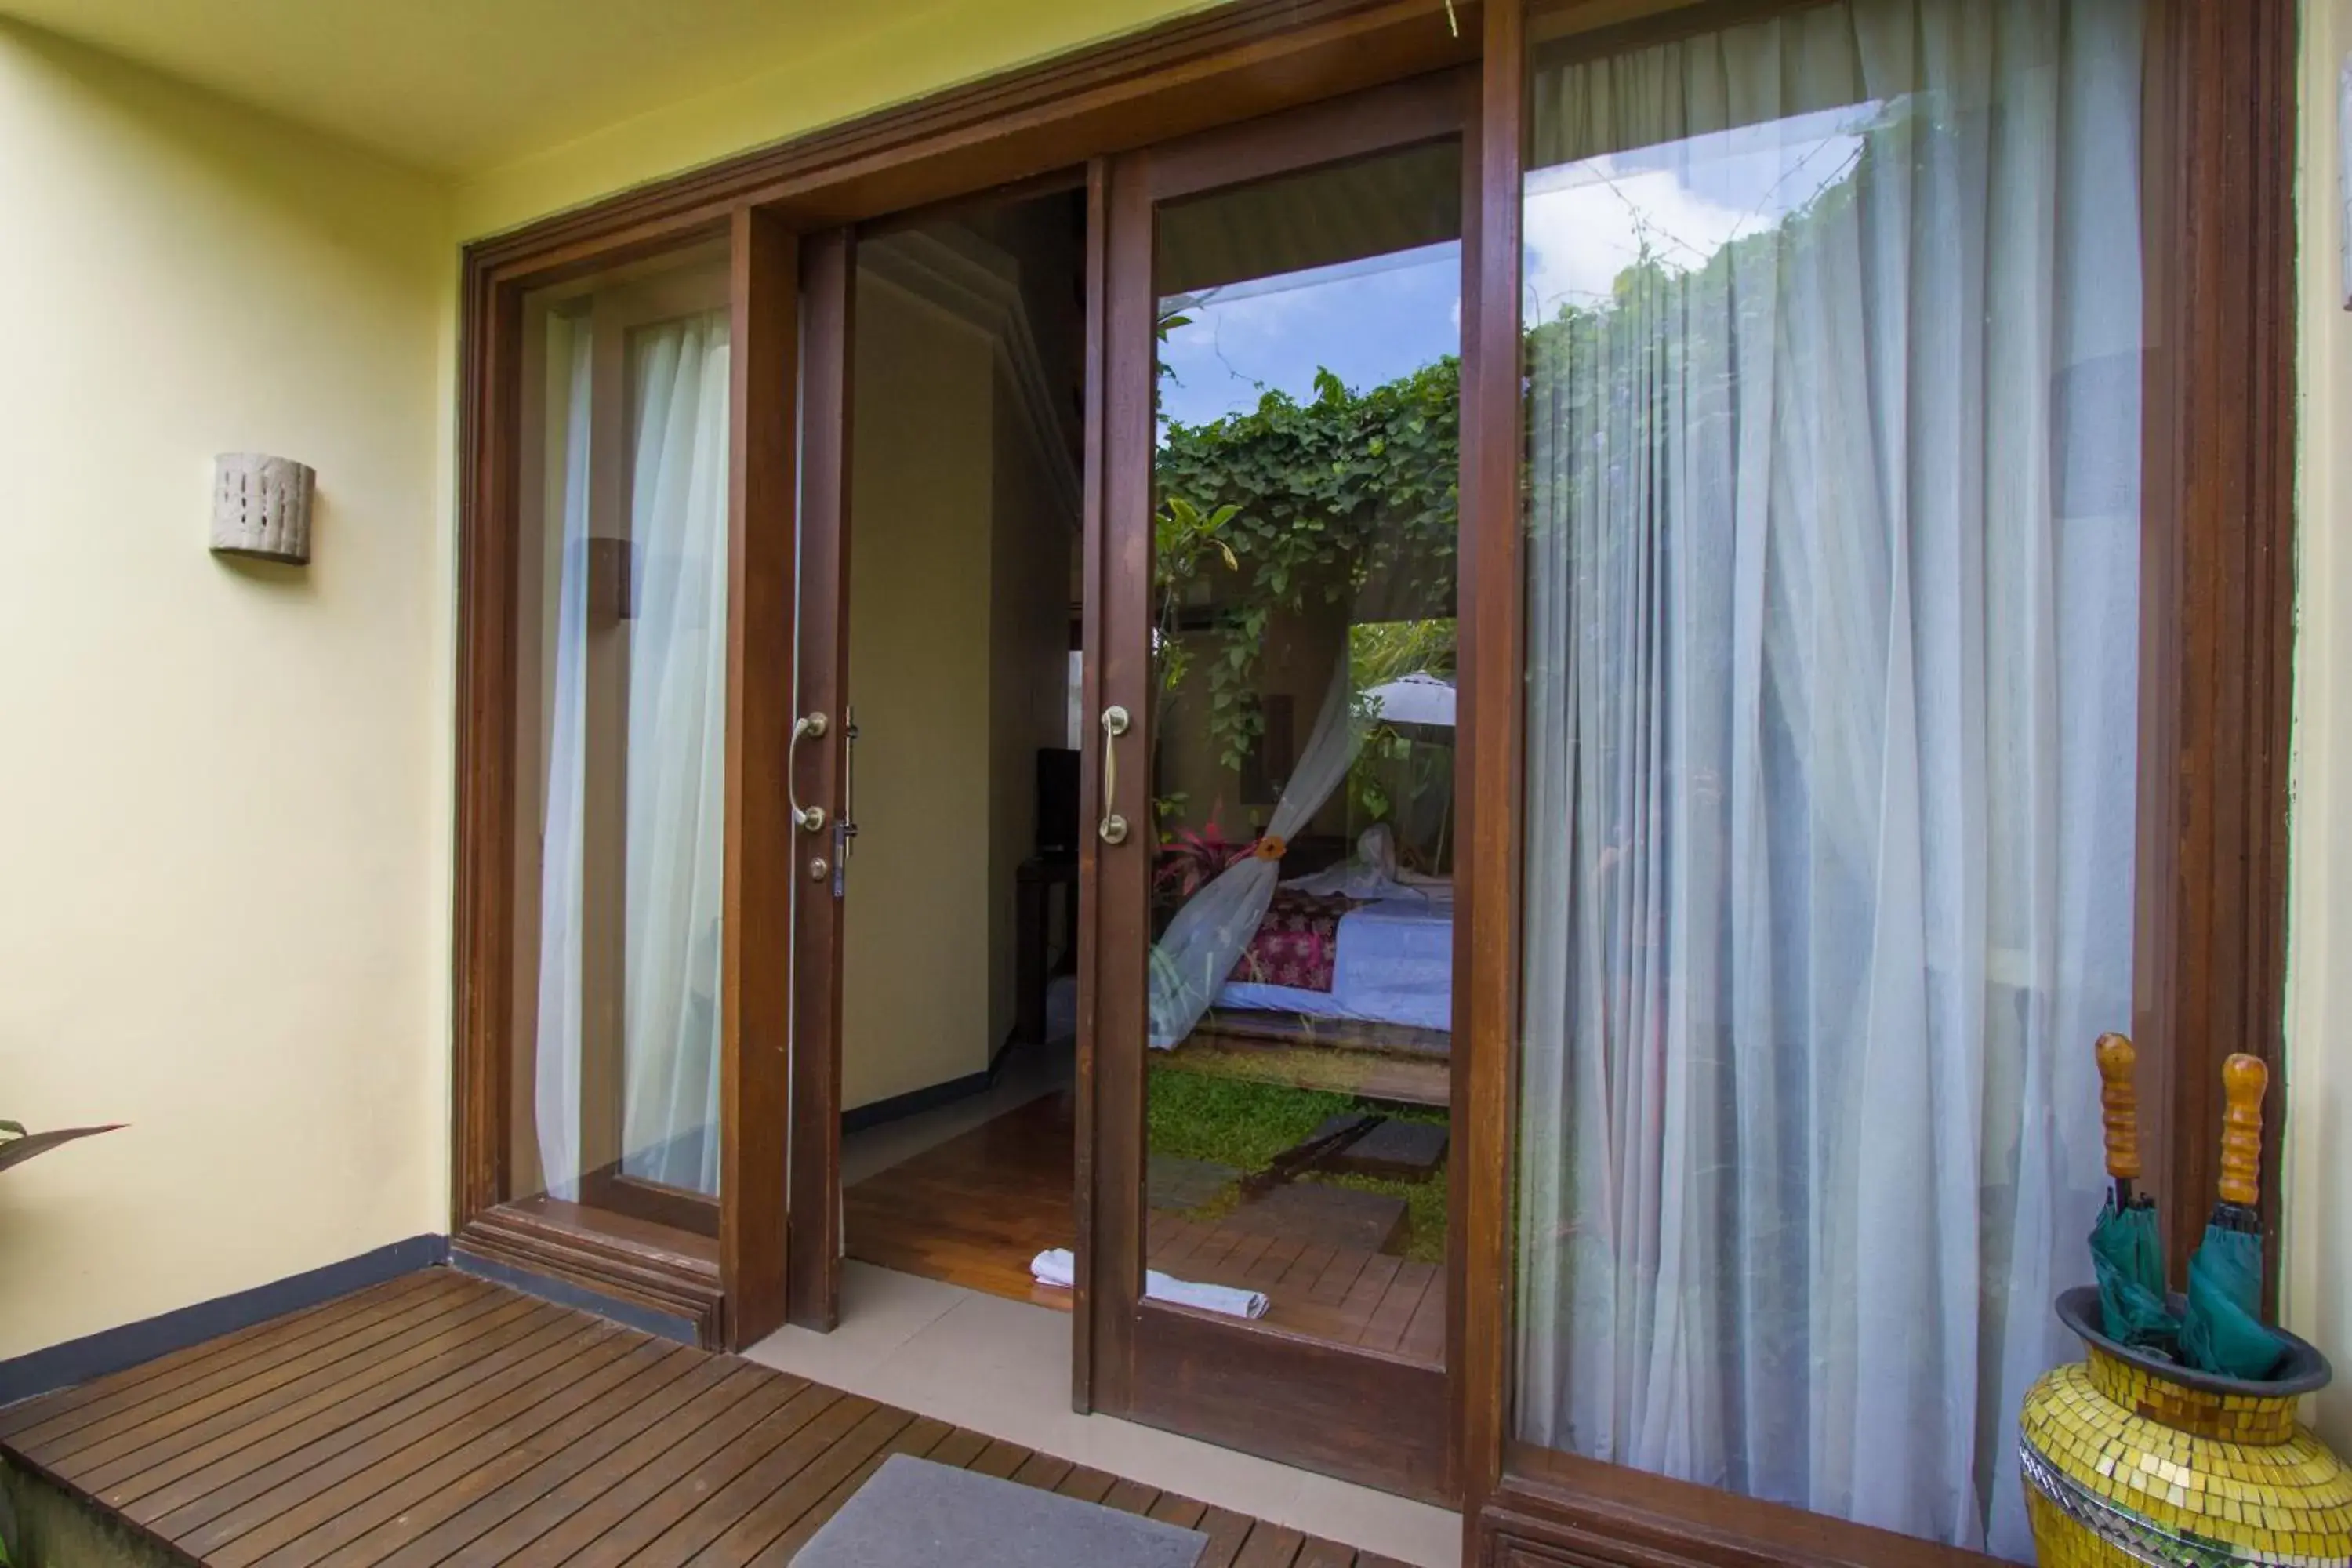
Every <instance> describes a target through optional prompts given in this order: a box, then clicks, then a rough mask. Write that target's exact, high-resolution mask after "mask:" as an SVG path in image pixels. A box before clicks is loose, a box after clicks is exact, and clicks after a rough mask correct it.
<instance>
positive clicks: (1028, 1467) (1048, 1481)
mask: <svg viewBox="0 0 2352 1568" xmlns="http://www.w3.org/2000/svg"><path fill="white" fill-rule="evenodd" d="M1071 1468H1072V1466H1071V1464H1070V1461H1069V1460H1067V1459H1057V1458H1054V1456H1053V1455H1051V1454H1032V1455H1030V1456H1029V1458H1027V1459H1025V1460H1024V1461H1023V1462H1022V1466H1021V1468H1019V1469H1017V1470H1015V1471H1013V1474H1012V1476H1011V1477H1010V1478H1009V1479H1013V1480H1016V1481H1019V1482H1020V1483H1021V1484H1022V1485H1023V1486H1024V1487H1035V1488H1036V1489H1038V1490H1039V1491H1042V1492H1050V1491H1053V1490H1055V1489H1057V1488H1058V1487H1060V1486H1061V1484H1062V1478H1063V1477H1065V1476H1066V1475H1068V1474H1069V1473H1070V1470H1071Z"/></svg>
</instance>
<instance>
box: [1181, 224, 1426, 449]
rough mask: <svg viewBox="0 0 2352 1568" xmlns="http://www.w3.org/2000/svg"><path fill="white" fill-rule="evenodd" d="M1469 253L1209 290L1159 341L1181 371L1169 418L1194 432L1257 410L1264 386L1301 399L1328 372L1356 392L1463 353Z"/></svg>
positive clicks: (1403, 256) (1405, 258) (1408, 254)
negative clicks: (1320, 372) (1184, 322)
mask: <svg viewBox="0 0 2352 1568" xmlns="http://www.w3.org/2000/svg"><path fill="white" fill-rule="evenodd" d="M1461 292H1462V247H1461V246H1460V245H1458V244H1457V243H1455V242H1454V241H1451V240H1449V241H1447V242H1446V243H1444V244H1443V245H1432V246H1425V247H1422V248H1420V249H1417V250H1406V251H1400V252H1398V253H1396V254H1394V255H1391V256H1383V257H1376V258H1372V259H1370V260H1369V261H1352V262H1346V263H1343V264H1341V265H1339V266H1337V267H1321V268H1312V269H1310V270H1307V271H1304V272H1294V273H1288V274H1286V275H1285V276H1283V277H1280V278H1276V279H1255V280H1253V281H1250V282H1246V283H1234V284H1229V285H1226V286H1225V287H1223V288H1220V289H1208V290H1206V291H1204V292H1203V293H1202V295H1201V296H1199V297H1198V298H1197V300H1196V302H1194V303H1192V304H1191V305H1188V306H1187V307H1186V308H1185V311H1184V313H1185V314H1186V315H1188V316H1190V317H1192V323H1191V324H1190V325H1188V326H1183V327H1179V328H1177V329H1176V331H1174V332H1172V333H1171V334H1170V335H1169V338H1168V341H1167V342H1165V343H1163V344H1161V345H1160V363H1162V364H1165V365H1167V366H1168V367H1170V368H1171V370H1172V371H1173V372H1174V374H1173V375H1171V376H1170V377H1169V378H1167V379H1166V380H1163V381H1162V382H1161V383H1160V412H1161V413H1162V414H1163V415H1165V416H1168V417H1170V418H1173V419H1179V420H1181V421H1183V422H1184V423H1185V424H1188V425H1200V424H1205V423H1207V422H1208V421H1209V420H1212V419H1216V418H1220V417H1222V416H1224V415H1227V414H1231V413H1234V412H1236V411H1239V410H1244V409H1250V408H1255V407H1256V406H1257V400H1258V397H1259V395H1260V394H1261V393H1262V392H1263V391H1265V390H1269V389H1272V390H1279V391H1282V392H1286V393H1288V394H1289V395H1291V396H1293V397H1295V398H1297V399H1298V400H1299V401H1301V402H1305V401H1307V399H1309V398H1311V397H1313V396H1314V395H1315V394H1314V388H1315V371H1316V368H1317V367H1318V365H1319V366H1324V367H1327V368H1328V369H1329V370H1330V371H1331V372H1332V374H1335V375H1337V376H1338V377H1339V379H1340V380H1341V381H1344V382H1346V383H1347V384H1348V385H1349V386H1350V387H1352V388H1354V389H1355V390H1356V391H1358V392H1361V391H1363V390H1364V389H1365V388H1367V387H1371V386H1377V385H1379V384H1381V383H1382V382H1384V381H1393V380H1395V379H1396V378H1397V377H1398V376H1400V375H1402V374H1405V373H1406V372H1408V371H1412V370H1416V369H1418V368H1420V367H1421V366H1423V365H1425V364H1428V363H1430V362H1432V361H1433V360H1436V359H1439V358H1442V357H1443V356H1444V355H1446V354H1450V353H1459V352H1460V350H1461V339H1462V328H1461V316H1462V311H1461Z"/></svg>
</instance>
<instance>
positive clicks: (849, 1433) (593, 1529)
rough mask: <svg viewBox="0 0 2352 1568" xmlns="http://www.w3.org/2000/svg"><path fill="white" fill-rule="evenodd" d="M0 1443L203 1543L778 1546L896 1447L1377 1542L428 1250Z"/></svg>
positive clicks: (218, 1560) (568, 1555)
mask: <svg viewBox="0 0 2352 1568" xmlns="http://www.w3.org/2000/svg"><path fill="white" fill-rule="evenodd" d="M0 1450H5V1452H6V1454H7V1455H8V1456H9V1457H10V1458H12V1459H15V1460H18V1461H21V1462H22V1463H23V1464H25V1465H26V1466H28V1467H30V1468H33V1469H35V1470H37V1471H38V1472H39V1473H41V1474H43V1475H45V1476H47V1478H48V1479H51V1480H53V1481H55V1482H57V1483H58V1484H59V1485H61V1486H63V1487H65V1488H66V1489H68V1490H71V1491H73V1492H76V1493H78V1494H79V1495H81V1496H82V1497H84V1498H86V1499H89V1500H92V1501H94V1502H96V1503H98V1504H99V1505H100V1506H101V1507H103V1508H106V1509H108V1510H111V1511H113V1512H114V1513H117V1514H119V1515H121V1517H123V1518H124V1519H126V1520H128V1521H131V1523H132V1524H134V1525H136V1526H138V1527H139V1528H140V1529H141V1530H142V1531H144V1532H145V1533H146V1534H148V1535H149V1536H151V1537H152V1538H154V1539H155V1540H157V1541H160V1542H163V1543H165V1544H167V1545H169V1546H171V1547H173V1548H175V1549H176V1550H177V1551H179V1552H182V1553H184V1554H185V1555H186V1556H188V1557H190V1558H193V1559H194V1560H195V1561H197V1562H199V1563H205V1564H207V1565H214V1564H216V1565H219V1568H257V1565H267V1568H310V1565H314V1564H316V1565H324V1564H329V1563H332V1564H336V1565H338V1568H376V1565H383V1568H395V1565H396V1568H432V1565H433V1564H437V1563H507V1564H519V1565H525V1568H528V1565H530V1564H554V1563H570V1564H579V1565H583V1568H597V1565H602V1568H612V1565H616V1564H620V1563H632V1564H637V1565H640V1568H653V1565H656V1564H676V1563H688V1562H689V1561H690V1562H692V1563H698V1564H726V1565H734V1564H747V1563H774V1564H782V1563H789V1562H790V1561H791V1560H792V1557H793V1553H794V1552H797V1551H798V1550H799V1549H800V1547H801V1545H802V1544H803V1542H806V1541H807V1540H808V1538H809V1537H810V1536H811V1535H812V1534H813V1533H814V1532H815V1531H816V1529H817V1527H818V1526H819V1525H821V1524H823V1523H824V1521H826V1520H827V1519H829V1518H831V1517H832V1516H833V1513H834V1511H835V1510H837V1509H838V1508H840V1507H841V1505H842V1504H843V1503H844V1502H845V1501H846V1500H848V1498H849V1497H850V1495H851V1494H852V1493H854V1492H855V1491H856V1489H858V1487H859V1486H860V1485H862V1484H863V1483H864V1481H865V1479H866V1477H867V1476H869V1475H870V1474H872V1473H873V1471H874V1470H875V1468H877V1467H878V1466H879V1465H880V1464H881V1462H882V1461H883V1460H884V1459H885V1458H887V1457H888V1456H890V1455H892V1454H913V1455H918V1456H921V1457H924V1458H929V1459H932V1460H935V1461H937V1462H939V1463H941V1464H947V1465H953V1466H956V1467H958V1468H965V1469H971V1470H976V1471H980V1472H982V1473H984V1474H988V1475H993V1476H1000V1477H1005V1478H1009V1479H1012V1480H1014V1481H1017V1482H1020V1483H1022V1484H1024V1485H1027V1486H1033V1487H1037V1488H1039V1489H1044V1490H1048V1491H1054V1492H1058V1493H1061V1494H1062V1495H1064V1496H1067V1497H1075V1498H1078V1499H1081V1500H1086V1501H1089V1502H1100V1503H1104V1504H1106V1505H1108V1506H1109V1507H1112V1508H1117V1509H1122V1510H1127V1511H1129V1512H1131V1513H1142V1514H1148V1515H1150V1517H1151V1518H1153V1519H1159V1520H1165V1521H1168V1522H1170V1523H1173V1524H1179V1525H1184V1526H1187V1527H1190V1528H1192V1529H1196V1530H1200V1531H1203V1532H1204V1533H1206V1534H1207V1536H1208V1537H1209V1547H1208V1550H1207V1551H1206V1552H1204V1554H1203V1555H1202V1558H1201V1563H1202V1568H1223V1565H1226V1564H1232V1563H1237V1562H1246V1563H1265V1564H1270V1565H1272V1568H1309V1565H1313V1568H1345V1565H1348V1564H1353V1565H1355V1568H1383V1565H1389V1568H1393V1565H1391V1564H1390V1560H1389V1559H1386V1558H1382V1557H1379V1556H1375V1555H1371V1554H1369V1553H1359V1552H1355V1551H1353V1550H1352V1549H1350V1548H1348V1547H1344V1546H1339V1545H1337V1544H1334V1543H1333V1542H1327V1541H1319V1540H1315V1539H1312V1538H1308V1537H1305V1536H1302V1535H1300V1534H1299V1533H1298V1532H1297V1531H1293V1530H1288V1529H1285V1528H1283V1527H1280V1526H1277V1525H1274V1524H1269V1523H1266V1522H1264V1521H1257V1520H1253V1519H1250V1518H1247V1517H1245V1516H1244V1515H1241V1514H1237V1513H1232V1512H1229V1511H1227V1510H1223V1509H1216V1508H1209V1507H1205V1506H1204V1505H1202V1503H1199V1502H1197V1501H1194V1500H1190V1499H1187V1498H1183V1497H1179V1496H1177V1495H1175V1494H1173V1493H1167V1492H1160V1491H1155V1490H1153V1489H1150V1488H1149V1487H1145V1486H1142V1485H1140V1484H1139V1483H1136V1482H1132V1481H1126V1480H1121V1479H1118V1478H1117V1477H1114V1476H1111V1475H1108V1474H1105V1473H1104V1472H1102V1471H1100V1470H1095V1469H1089V1468H1087V1467H1085V1466H1082V1465H1073V1464H1071V1463H1069V1462H1068V1461H1067V1460H1064V1459H1057V1458H1053V1457H1051V1456H1049V1455H1045V1454H1039V1453H1033V1452H1031V1451H1030V1450H1029V1449H1026V1448H1024V1447H1018V1446H1017V1445H1014V1444H1011V1443H1006V1442H1002V1441H998V1440H995V1439H992V1438H990V1437H986V1436H982V1435H981V1434H979V1433H977V1432H972V1431H968V1430H965V1429H963V1428H961V1427H957V1426H950V1425H948V1424H947V1423H945V1422H942V1421H936V1420H933V1419H930V1418H929V1417H928V1416H919V1415H913V1414H910V1413H909V1412H908V1411H904V1410H898V1409H894V1408H892V1407H891V1406H889V1405H879V1404H877V1403H875V1402H874V1401H872V1400H869V1399H865V1398H861V1397H859V1396H857V1395H855V1394H844V1393H842V1392H840V1391H839V1390H837V1389H833V1388H827V1387H825V1386H824V1385H823V1384H814V1383H810V1382H807V1381H805V1380H803V1379H801V1378H797V1377H792V1376H788V1375H786V1374H784V1373H779V1372H774V1371H772V1370H770V1369H768V1368H766V1367H763V1366H760V1365H758V1364H756V1363H751V1362H748V1361H744V1360H741V1359H740V1358H738V1357H734V1356H726V1355H718V1354H713V1353H711V1352H706V1351H698V1350H693V1349H690V1348H688V1347H687V1346H684V1345H679V1344H675V1343H672V1342H669V1341H667V1340H660V1339H655V1338H653V1337H651V1336H649V1335H646V1334H643V1333H639V1332H637V1331H635V1330H632V1329H626V1328H622V1327H620V1326H618V1325H616V1324H613V1323H609V1322H606V1321H603V1320H602V1319H598V1318H593V1317H590V1316H588V1315H586V1314H584V1313H581V1312H576V1311H572V1310H567V1309H565V1308H562V1307H554V1306H550V1305H548V1304H547V1303H545V1302H542V1301H540V1300H537V1299H535V1298H532V1297H529V1296H524V1295H520V1294H518V1293H516V1292H514V1291H511V1290H508V1289H503V1288H501V1287H499V1286H496V1285H491V1284H488V1283H485V1282H484V1281H481V1280H478V1279H472V1278H469V1277H467V1276H465V1275H461V1274H457V1273H453V1272H451V1271H450V1270H447V1269H444V1268H434V1269H427V1270H425V1271H423V1272H421V1273H417V1274H412V1275H408V1276H405V1277H404V1278H402V1279H397V1280H394V1281H393V1282H391V1283H390V1284H386V1285H383V1286H379V1287H377V1288H375V1289H372V1290H367V1291H362V1292H361V1293H360V1294H358V1295H355V1296H350V1297H346V1298H344V1299H342V1300H338V1301H333V1302H330V1303H328V1304H327V1305H325V1306H322V1307H318V1308H314V1309H312V1310H310V1311H307V1312H301V1313H297V1314H294V1315H292V1316H289V1317H286V1318H280V1319H278V1320H275V1321H271V1322H268V1323H264V1324H261V1325H259V1326H257V1327H256V1328H252V1329H247V1330H246V1331H242V1332H240V1333H235V1334H230V1335H227V1336H226V1337H224V1338H221V1339H217V1340H214V1341H210V1342H206V1343H205V1344H201V1345H197V1346H194V1347H193V1348H191V1349H188V1350H185V1351H182V1352H178V1353H176V1354H173V1355H170V1356H166V1357H164V1358H163V1359H161V1360H158V1361H154V1362H151V1363H147V1364H146V1365H143V1366H139V1367H134V1368H132V1369H131V1370H130V1371H127V1372H122V1373H115V1374H113V1375H112V1376H110V1377H105V1378H101V1379H100V1380H98V1381H97V1382H95V1383H91V1384H85V1385H83V1386H81V1387H79V1388H74V1389H68V1390H65V1391H62V1392H60V1393H57V1394H45V1395H42V1396H41V1397H39V1398H37V1399H32V1400H27V1401H26V1402H24V1403H23V1404H20V1405H13V1406H10V1407H9V1408H7V1409H6V1410H5V1411H0Z"/></svg>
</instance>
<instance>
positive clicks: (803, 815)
mask: <svg viewBox="0 0 2352 1568" xmlns="http://www.w3.org/2000/svg"><path fill="white" fill-rule="evenodd" d="M771 733H773V731H771ZM803 739H807V740H813V741H814V740H823V739H824V714H822V713H808V714H804V715H803V716H802V717H801V718H799V719H796V720H794V721H793V738H792V740H791V741H789V742H786V743H785V746H784V802H785V804H786V805H790V806H791V807H792V808H793V821H794V822H797V823H799V824H800V826H801V831H802V832H803V833H821V832H823V831H824V807H823V806H821V805H802V804H801V796H800V790H799V787H798V786H797V785H796V784H794V783H793V763H794V762H795V761H796V760H798V758H799V756H800V750H801V742H802V741H803Z"/></svg>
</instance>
